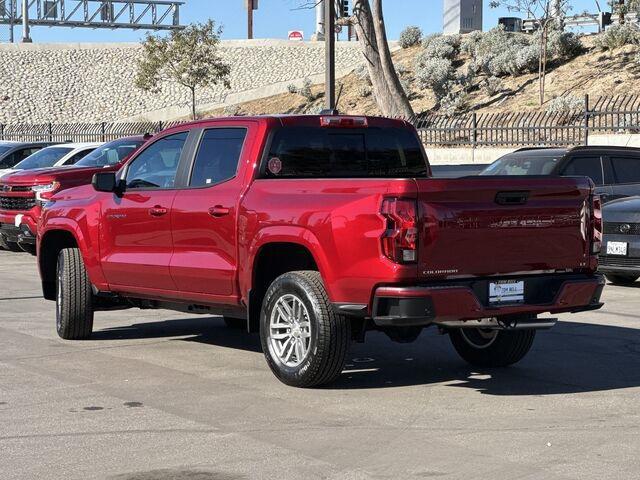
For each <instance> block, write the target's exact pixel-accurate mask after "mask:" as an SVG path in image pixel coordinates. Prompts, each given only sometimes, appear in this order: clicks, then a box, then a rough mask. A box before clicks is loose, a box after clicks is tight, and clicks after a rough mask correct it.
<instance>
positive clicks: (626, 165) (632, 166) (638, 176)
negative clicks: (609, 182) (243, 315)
mask: <svg viewBox="0 0 640 480" xmlns="http://www.w3.org/2000/svg"><path fill="white" fill-rule="evenodd" d="M611 163H612V164H613V169H614V171H615V172H616V179H617V180H618V182H619V183H640V161H639V160H638V159H637V158H633V157H611Z"/></svg>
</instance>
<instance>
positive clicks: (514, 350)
mask: <svg viewBox="0 0 640 480" xmlns="http://www.w3.org/2000/svg"><path fill="white" fill-rule="evenodd" d="M494 335H495V336H494ZM535 336H536V331H535V330H483V329H477V328H465V329H462V328H460V329H456V330H451V331H450V332H449V337H450V338H451V343H453V347H454V348H455V349H456V352H458V355H460V356H461V357H462V358H463V359H464V360H466V361H467V362H469V363H470V364H471V365H477V366H480V367H506V366H508V365H513V364H514V363H517V362H519V361H520V360H522V359H523V358H524V356H525V355H526V354H527V353H528V352H529V350H530V349H531V345H533V339H534V338H535ZM488 337H491V338H488ZM483 342H485V343H483Z"/></svg>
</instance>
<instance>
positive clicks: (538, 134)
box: [0, 95, 640, 148]
mask: <svg viewBox="0 0 640 480" xmlns="http://www.w3.org/2000/svg"><path fill="white" fill-rule="evenodd" d="M179 123H180V122H136V123H126V122H113V123H67V124H53V123H45V124H6V125H3V124H0V140H22V141H37V140H44V141H105V142H106V141H109V140H114V139H116V138H120V137H124V136H128V135H139V134H143V133H156V132H159V131H160V130H163V129H165V128H168V127H170V126H173V125H177V124H179ZM412 123H413V124H414V125H415V126H416V128H417V129H418V131H419V133H420V137H421V139H422V141H423V143H424V144H425V145H426V146H429V147H473V148H477V147H521V146H537V145H539V146H543V145H547V146H550V145H556V146H572V145H585V144H587V142H588V138H589V135H592V134H604V133H640V95H620V96H616V97H598V98H596V99H595V100H594V101H591V100H590V99H589V97H588V96H586V97H585V99H584V107H583V108H582V109H580V110H576V111H571V112H555V113H550V112H506V113H468V114H463V115H456V116H453V117H449V116H445V115H438V114H432V113H429V114H422V115H418V116H416V117H415V118H414V119H413V120H412Z"/></svg>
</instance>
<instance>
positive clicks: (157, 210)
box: [149, 205, 168, 217]
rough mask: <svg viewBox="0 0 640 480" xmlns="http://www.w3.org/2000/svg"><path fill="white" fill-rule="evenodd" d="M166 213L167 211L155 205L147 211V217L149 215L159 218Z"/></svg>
mask: <svg viewBox="0 0 640 480" xmlns="http://www.w3.org/2000/svg"><path fill="white" fill-rule="evenodd" d="M167 212H168V210H167V209H166V208H164V207H161V206H160V205H156V206H155V207H153V208H150V209H149V215H151V216H152V217H161V216H163V215H166V214H167Z"/></svg>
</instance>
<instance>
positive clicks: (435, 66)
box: [416, 58, 455, 99]
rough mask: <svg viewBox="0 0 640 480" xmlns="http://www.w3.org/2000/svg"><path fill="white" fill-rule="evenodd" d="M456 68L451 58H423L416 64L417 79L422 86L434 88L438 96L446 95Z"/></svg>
mask: <svg viewBox="0 0 640 480" xmlns="http://www.w3.org/2000/svg"><path fill="white" fill-rule="evenodd" d="M454 73H455V72H454V69H453V64H452V63H451V60H448V59H446V58H427V59H423V60H422V61H421V62H419V63H418V65H417V66H416V80H417V82H418V84H419V85H420V86H421V87H422V88H430V89H431V90H433V93H434V94H435V96H436V98H438V99H440V98H442V97H444V96H445V95H446V94H447V92H448V91H449V83H450V82H451V81H452V80H453V76H454Z"/></svg>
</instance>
